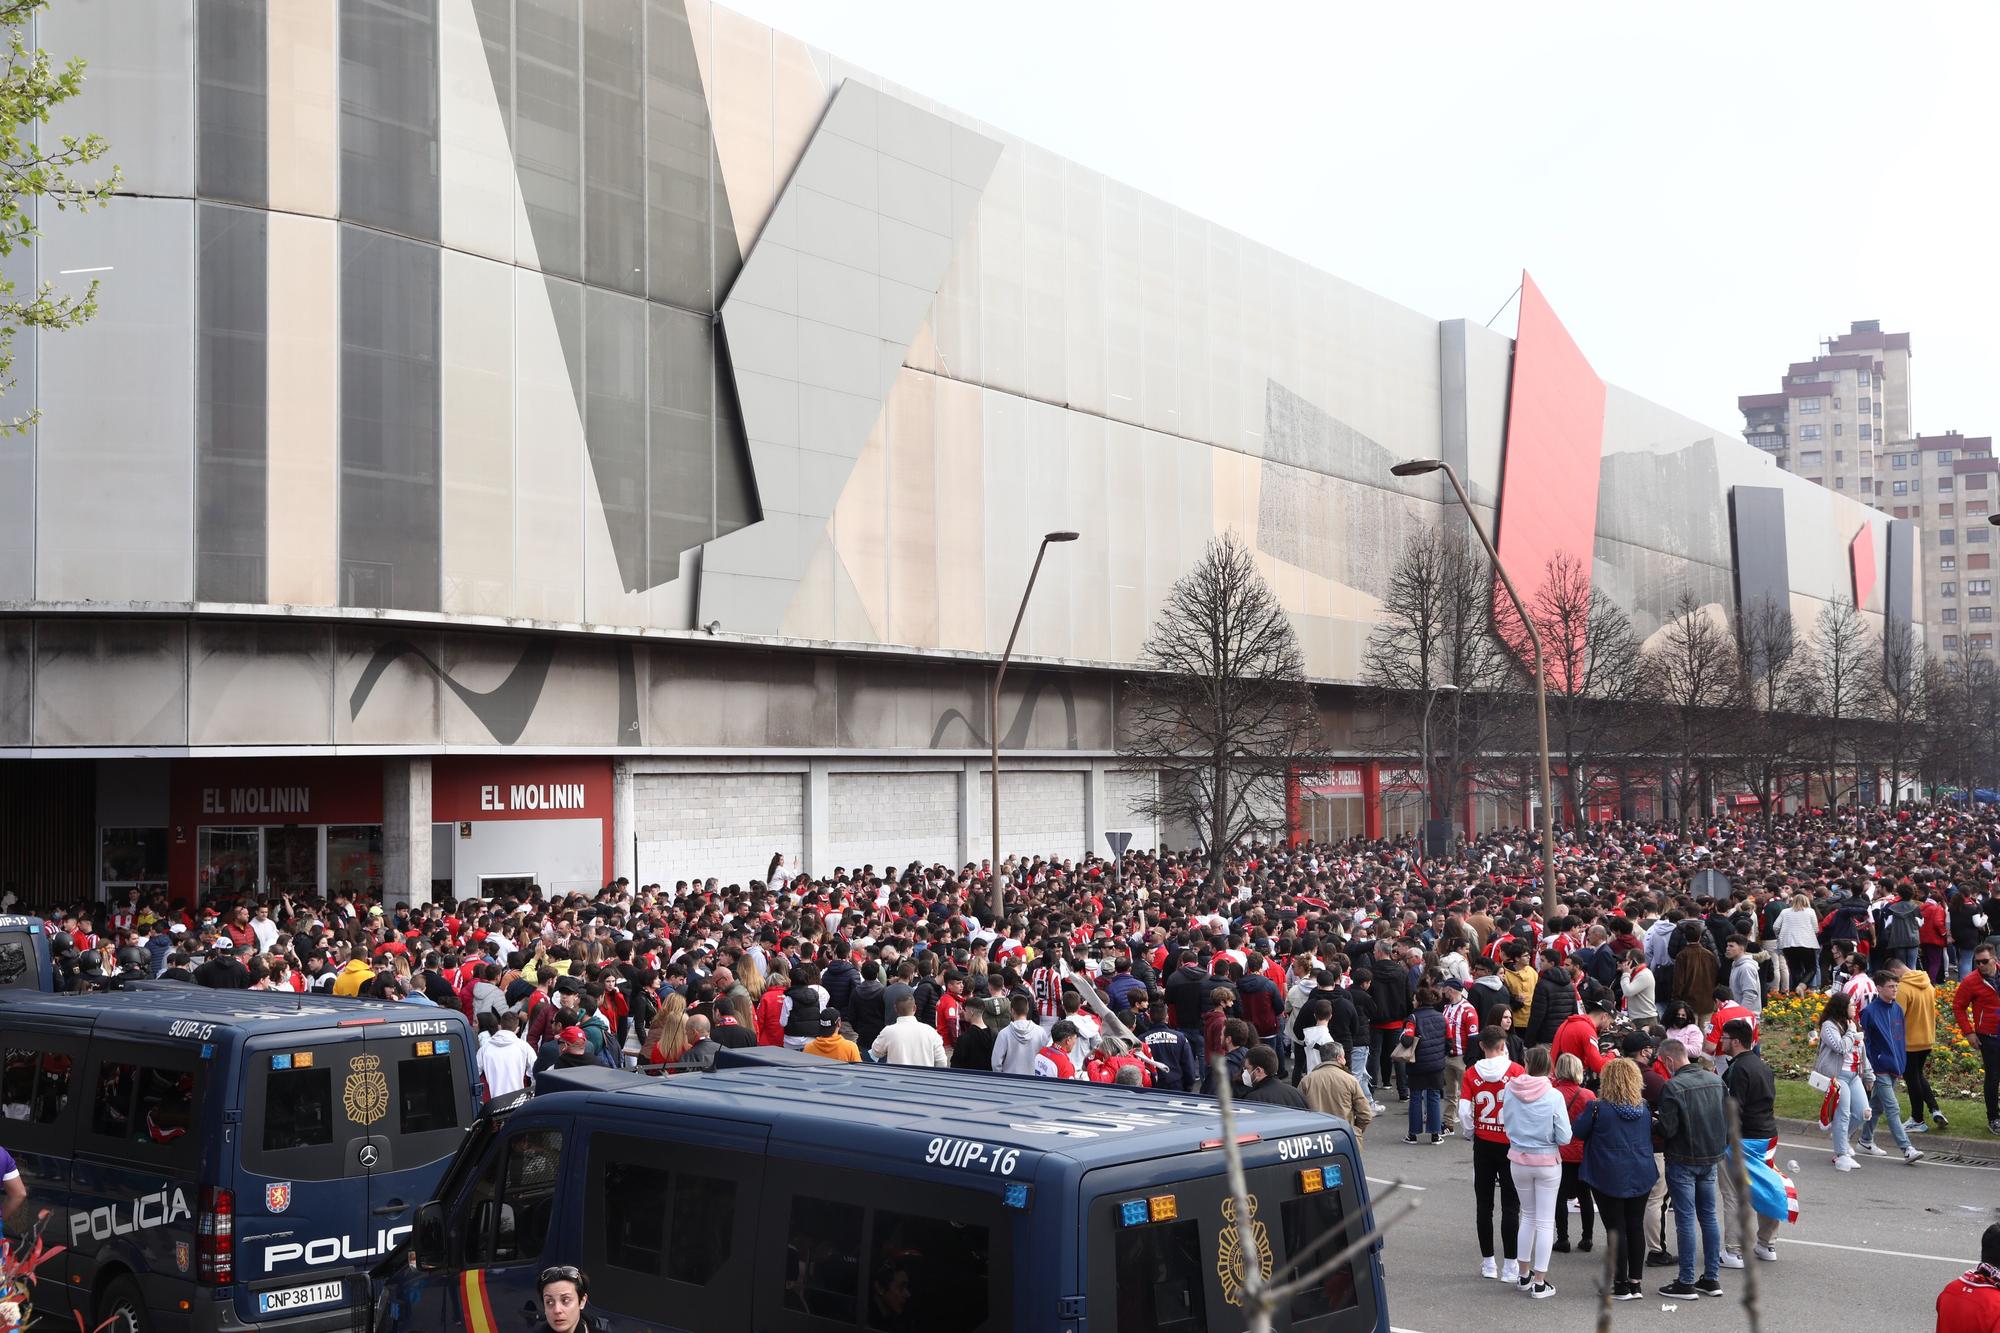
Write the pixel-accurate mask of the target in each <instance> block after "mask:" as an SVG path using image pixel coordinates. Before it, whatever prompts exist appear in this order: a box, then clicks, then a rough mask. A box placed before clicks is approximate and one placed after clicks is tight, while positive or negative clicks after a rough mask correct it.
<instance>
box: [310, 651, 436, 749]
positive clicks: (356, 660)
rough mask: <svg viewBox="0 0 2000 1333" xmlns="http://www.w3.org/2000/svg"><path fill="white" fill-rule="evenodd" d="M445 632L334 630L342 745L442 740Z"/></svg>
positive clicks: (336, 730)
mask: <svg viewBox="0 0 2000 1333" xmlns="http://www.w3.org/2000/svg"><path fill="white" fill-rule="evenodd" d="M442 639H443V636H442V635H439V634H427V633H422V632H416V631H412V632H410V633H406V634H384V633H381V632H379V631H375V630H354V629H345V628H342V629H339V630H337V631H336V633H335V636H334V656H333V672H334V677H333V738H334V741H335V743H336V744H341V745H437V744H442V743H443V741H444V728H443V725H442V723H441V721H440V717H439V707H440V705H439V701H438V696H439V695H440V693H442V691H443V685H442V684H441V682H440V681H439V679H438V673H437V665H436V664H437V661H438V655H439V645H440V643H441V641H442Z"/></svg>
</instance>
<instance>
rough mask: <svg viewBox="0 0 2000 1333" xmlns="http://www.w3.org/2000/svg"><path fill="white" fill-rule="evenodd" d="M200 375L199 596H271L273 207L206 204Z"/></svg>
mask: <svg viewBox="0 0 2000 1333" xmlns="http://www.w3.org/2000/svg"><path fill="white" fill-rule="evenodd" d="M197 225H198V233H199V240H200V246H201V258H200V272H199V282H200V288H201V297H200V315H199V321H198V333H199V341H198V343H197V351H198V356H199V358H200V365H199V374H198V376H197V380H196V385H195V463H194V490H195V567H194V589H195V596H196V597H197V598H199V599H201V600H202V601H208V602H261V601H263V600H264V599H265V587H266V579H265V554H266V550H267V539H266V515H265V511H266V496H267V495H268V492H269V481H270V475H269V474H270V467H269V461H268V452H267V447H266V446H267V440H268V435H269V431H268V423H267V401H266V400H267V393H266V373H267V368H268V365H269V352H268V348H267V345H266V344H267V324H268V320H269V312H268V311H267V309H266V306H267V303H268V296H267V288H266V283H265V270H266V267H267V265H266V263H265V226H266V224H265V215H264V214H263V213H262V212H260V211H258V210H255V209H248V208H228V207H224V206H222V205H220V204H203V205H201V207H200V209H199V216H198V220H197Z"/></svg>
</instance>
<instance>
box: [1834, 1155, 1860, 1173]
mask: <svg viewBox="0 0 2000 1333" xmlns="http://www.w3.org/2000/svg"><path fill="white" fill-rule="evenodd" d="M1860 1165H1861V1163H1859V1162H1857V1161H1855V1160H1854V1159H1853V1158H1852V1157H1836V1158H1834V1159H1833V1169H1834V1170H1836V1171H1852V1170H1855V1169H1856V1168H1857V1167H1859V1166H1860Z"/></svg>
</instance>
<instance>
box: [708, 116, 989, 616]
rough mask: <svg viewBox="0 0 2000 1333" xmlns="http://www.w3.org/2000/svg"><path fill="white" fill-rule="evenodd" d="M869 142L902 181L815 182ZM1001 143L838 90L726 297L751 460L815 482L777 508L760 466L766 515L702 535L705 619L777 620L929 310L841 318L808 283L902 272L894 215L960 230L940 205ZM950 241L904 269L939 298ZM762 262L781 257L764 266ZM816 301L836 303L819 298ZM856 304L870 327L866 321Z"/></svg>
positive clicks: (827, 284) (912, 307) (869, 287)
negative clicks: (812, 304) (847, 274)
mask: <svg viewBox="0 0 2000 1333" xmlns="http://www.w3.org/2000/svg"><path fill="white" fill-rule="evenodd" d="M958 140H963V141H964V142H963V143H962V145H961V144H960V143H959V142H958ZM981 145H983V151H982V149H981ZM960 146H962V147H963V149H964V152H965V153H966V155H967V160H966V161H964V162H960V161H958V160H957V158H956V156H955V152H956V151H957V148H958V147H960ZM858 155H873V156H874V158H875V161H876V176H877V180H878V182H879V181H880V180H881V179H883V176H882V173H883V172H884V171H885V170H886V171H887V172H888V173H889V178H890V179H891V180H892V183H893V184H892V188H890V189H889V190H888V191H887V192H886V193H884V192H883V191H881V190H878V191H877V195H876V202H875V204H874V206H873V207H867V206H863V205H861V204H858V203H855V202H850V201H849V200H848V199H842V198H839V197H836V196H835V195H833V194H829V193H824V192H822V191H820V190H815V189H813V188H812V187H811V185H810V184H808V182H809V181H811V180H813V179H814V178H815V177H816V176H821V175H823V174H824V173H825V170H826V169H825V168H824V167H823V166H822V165H821V159H823V158H826V157H829V156H831V157H834V158H837V159H839V160H840V161H841V162H842V163H844V164H845V169H844V171H843V172H841V173H839V174H842V175H848V174H851V173H852V171H853V170H854V169H855V168H854V162H855V161H856V160H857V157H858ZM999 155H1000V146H999V145H998V144H996V143H993V142H991V141H990V140H979V141H977V142H973V141H972V140H971V139H970V137H969V136H963V135H961V136H958V138H957V140H955V137H954V133H953V129H952V126H951V124H950V122H948V121H946V120H944V119H942V118H941V117H938V116H936V115H934V114H932V113H930V112H928V111H925V110H923V109H921V108H918V107H916V106H912V105H909V104H907V103H901V102H898V101H897V100H896V99H894V98H892V97H889V96H887V95H885V94H882V93H879V92H877V91H875V90H874V89H871V88H868V87H865V86H863V85H861V84H858V83H855V82H854V81H852V80H849V81H847V82H845V83H843V84H842V85H841V87H840V91H839V92H838V93H836V94H835V95H834V99H833V103H832V105H831V106H830V107H829V108H828V109H827V112H826V115H825V117H824V119H822V120H821V122H820V125H819V128H818V129H817V130H816V131H815V133H814V135H813V137H812V139H811V140H810V141H809V142H808V143H807V144H806V148H805V152H804V154H803V155H802V157H801V159H800V162H799V166H798V169H797V170H796V171H795V172H794V173H793V176H792V180H791V182H790V183H789V184H787V186H786V187H785V190H784V192H783V193H782V194H781V195H780V196H779V197H778V199H777V201H776V203H775V205H774V206H773V208H772V210H771V217H770V220H769V221H768V222H767V223H766V225H765V227H764V230H763V232H762V234H761V236H760V238H759V240H758V242H757V245H756V246H755V248H754V249H753V250H752V251H751V253H750V254H749V255H748V256H747V257H746V258H745V260H744V266H743V273H742V275H741V276H740V277H739V278H738V280H737V284H736V286H735V287H734V288H733V289H732V290H731V292H730V295H729V298H728V299H727V300H725V301H724V302H723V306H722V325H723V332H724V336H725V338H726V339H727V342H728V352H729V362H730V365H731V367H732V369H733V370H734V371H735V372H736V389H737V396H738V401H739V402H740V404H741V406H742V409H743V422H744V432H745V436H746V438H747V441H748V443H749V445H750V447H751V448H750V453H751V461H752V469H753V472H759V471H762V470H763V469H766V468H768V469H771V470H773V471H774V472H778V473H783V474H785V475H787V476H791V477H801V476H808V475H810V476H813V477H816V478H818V481H817V483H816V484H815V485H813V486H811V487H806V486H799V485H794V486H793V487H792V488H791V494H790V495H789V496H788V497H786V499H787V500H788V502H789V503H790V504H791V505H792V508H790V509H780V508H777V507H776V504H775V503H774V496H776V495H780V494H782V493H783V491H784V489H785V488H784V487H783V486H782V485H780V486H777V487H772V488H766V487H765V486H764V484H763V482H762V480H761V477H760V478H759V480H758V484H757V496H758V500H759V509H760V511H761V513H762V516H763V517H762V521H761V522H759V523H756V524H754V525H752V526H750V527H746V528H742V529H739V530H738V531H736V532H732V533H729V534H728V535H726V536H723V537H721V538H719V539H717V540H716V541H713V542H710V543H709V544H708V545H707V547H706V548H704V550H703V554H702V586H701V596H700V603H699V606H700V610H699V612H698V616H697V618H698V619H699V620H701V621H703V622H706V621H708V620H711V619H717V620H721V621H722V622H723V623H724V624H725V625H727V626H728V627H729V628H730V629H732V630H737V631H741V632H746V633H763V634H775V633H777V632H778V631H779V627H780V624H781V622H782V621H783V618H784V614H785V611H786V609H787V607H788V606H789V605H790V603H791V600H792V597H793V594H794V593H795V592H796V590H797V588H798V584H799V580H800V578H801V577H802V576H803V575H804V573H805V568H806V564H807V562H808V561H809V560H810V559H811V558H812V552H813V548H814V546H815V544H816V542H817V540H818V537H819V535H820V533H821V532H823V531H824V530H825V527H826V522H827V519H828V517H829V516H830V515H831V514H832V513H833V506H834V503H835V502H836V501H837V500H838V499H839V496H840V490H841V487H842V485H843V484H844V483H845V482H846V479H847V477H848V475H849V473H850V472H851V471H852V470H853V466H854V460H855V458H856V457H857V456H858V455H859V454H860V452H861V447H862V445H863V444H864V443H865V442H866V440H867V438H868V433H869V430H870V429H871V428H872V427H873V424H874V421H875V419H876V418H877V417H878V416H879V414H880V409H881V404H882V402H883V400H884V399H885V398H886V396H887V394H888V390H889V386H890V384H891V383H892V382H893V380H894V378H895V375H896V374H897V371H898V369H899V367H900V366H901V364H902V359H903V355H904V353H905V351H906V350H907V348H908V347H909V345H910V342H911V340H912V339H913V338H914V337H915V336H916V333H917V330H918V328H919V327H920V325H921V324H922V321H923V316H924V314H925V310H924V309H921V308H919V307H918V306H917V305H916V303H915V302H913V301H904V300H892V301H890V302H887V303H884V302H881V301H880V300H879V299H877V300H876V301H874V302H873V308H872V310H863V311H861V312H859V314H858V315H857V314H856V313H855V312H852V311H843V312H842V313H841V314H840V315H839V316H838V319H839V322H837V323H835V322H828V321H827V319H825V318H818V319H816V318H812V317H811V313H809V312H808V310H807V309H806V304H807V301H806V298H807V297H809V296H817V297H823V298H826V299H828V300H838V299H839V298H838V293H839V291H841V290H844V289H846V288H851V289H852V290H853V291H856V292H860V291H863V290H866V291H868V292H869V293H870V294H871V295H879V292H880V290H881V289H880V286H879V281H880V280H881V279H882V278H884V277H889V276H892V275H891V274H889V273H888V271H887V269H888V265H887V264H886V263H885V259H884V251H885V241H884V227H885V226H887V225H889V224H892V223H901V224H903V225H904V226H906V227H912V228H916V229H918V230H925V231H929V232H930V233H931V234H932V235H937V236H940V237H943V238H944V239H946V240H949V239H950V238H951V236H952V234H954V233H955V232H956V229H957V223H956V221H955V219H956V217H957V213H956V210H954V209H953V208H951V207H948V206H945V207H940V206H939V205H940V203H941V202H948V201H949V200H950V199H951V197H952V191H953V189H954V186H953V176H954V174H957V175H961V176H964V177H966V178H967V179H968V180H976V181H977V185H976V186H975V187H970V188H971V193H972V194H973V195H974V197H976V196H977V193H978V191H979V190H982V189H983V188H984V185H985V182H986V180H987V179H989V178H990V176H991V175H992V169H993V164H994V163H995V162H997V161H998V160H999ZM981 156H983V158H984V161H985V165H984V169H983V170H980V169H979V164H978V160H977V159H978V158H979V157H981ZM957 188H968V187H957ZM949 253H950V252H949V250H944V249H940V250H938V251H936V252H935V253H934V254H933V256H932V258H933V263H932V265H931V267H930V269H929V270H928V271H927V272H924V273H921V274H918V273H913V272H911V271H909V269H907V268H905V269H904V270H903V271H902V272H901V273H900V274H897V275H893V276H896V277H897V280H898V281H900V282H902V283H903V284H904V285H905V286H912V287H918V288H921V289H922V290H923V291H925V292H928V293H930V294H931V296H932V297H933V298H934V297H935V295H936V293H937V291H938V288H939V286H940V285H941V284H942V283H943V281H944V277H945V269H946V266H947V263H948V258H949ZM766 268H773V269H777V270H781V272H780V273H777V274H767V273H765V272H763V270H764V269H766ZM842 269H846V270H853V271H854V274H855V278H854V281H852V282H850V283H847V284H845V286H843V284H842V283H841V282H840V281H839V280H838V275H839V273H840V270H842ZM807 272H811V273H812V274H814V275H815V285H814V286H813V287H812V289H811V290H806V289H804V285H803V283H802V278H803V276H804V274H806V273H807ZM864 279H865V284H864V282H863V280H864ZM816 310H817V313H819V314H821V315H823V316H826V315H829V311H828V310H826V309H825V308H823V307H816ZM857 319H860V320H861V321H862V323H863V324H865V326H866V327H860V328H858V327H856V321H857ZM806 387H810V388H816V389H821V390H828V391H831V394H832V395H840V396H839V397H834V396H829V395H827V394H821V395H813V396H811V397H810V401H811V402H813V403H814V404H817V405H818V406H817V407H815V408H814V409H812V410H810V411H809V410H808V408H807V405H806V404H807V401H808V395H807V394H805V393H804V392H803V390H804V388H806ZM808 425H810V426H811V427H812V430H811V431H810V432H808V431H807V430H806V429H805V428H806V427H807V426H808ZM808 435H809V436H810V438H808ZM808 449H810V450H811V451H812V452H813V453H814V454H816V455H817V457H815V458H814V459H812V460H811V462H812V463H813V464H814V466H812V467H808V466H806V462H807V460H806V459H804V458H803V457H802V451H805V450H808Z"/></svg>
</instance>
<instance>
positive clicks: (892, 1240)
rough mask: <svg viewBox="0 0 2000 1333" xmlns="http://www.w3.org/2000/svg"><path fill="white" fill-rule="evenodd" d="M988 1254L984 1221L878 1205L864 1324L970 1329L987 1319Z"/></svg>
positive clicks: (946, 1331) (947, 1332) (932, 1330)
mask: <svg viewBox="0 0 2000 1333" xmlns="http://www.w3.org/2000/svg"><path fill="white" fill-rule="evenodd" d="M992 1255H993V1248H992V1244H991V1240H990V1233H988V1231H987V1229H986V1228H985V1227H983V1226H977V1225H975V1224H973V1223H969V1222H960V1221H954V1220H950V1219H946V1218H942V1217H924V1216H921V1215H920V1214H917V1213H895V1212H890V1211H889V1210H887V1209H882V1210H880V1211H878V1212H877V1213H876V1214H875V1227H874V1242H873V1244H872V1245H870V1247H869V1256H868V1327H870V1328H873V1329H880V1330H883V1333H903V1330H906V1329H919V1328H920V1329H924V1330H926V1333H972V1330H973V1329H976V1328H978V1327H980V1326H981V1325H983V1324H984V1323H985V1322H986V1313H987V1307H986V1300H987V1289H988V1286H989V1281H988V1279H989V1277H990V1274H991V1270H992Z"/></svg>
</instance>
